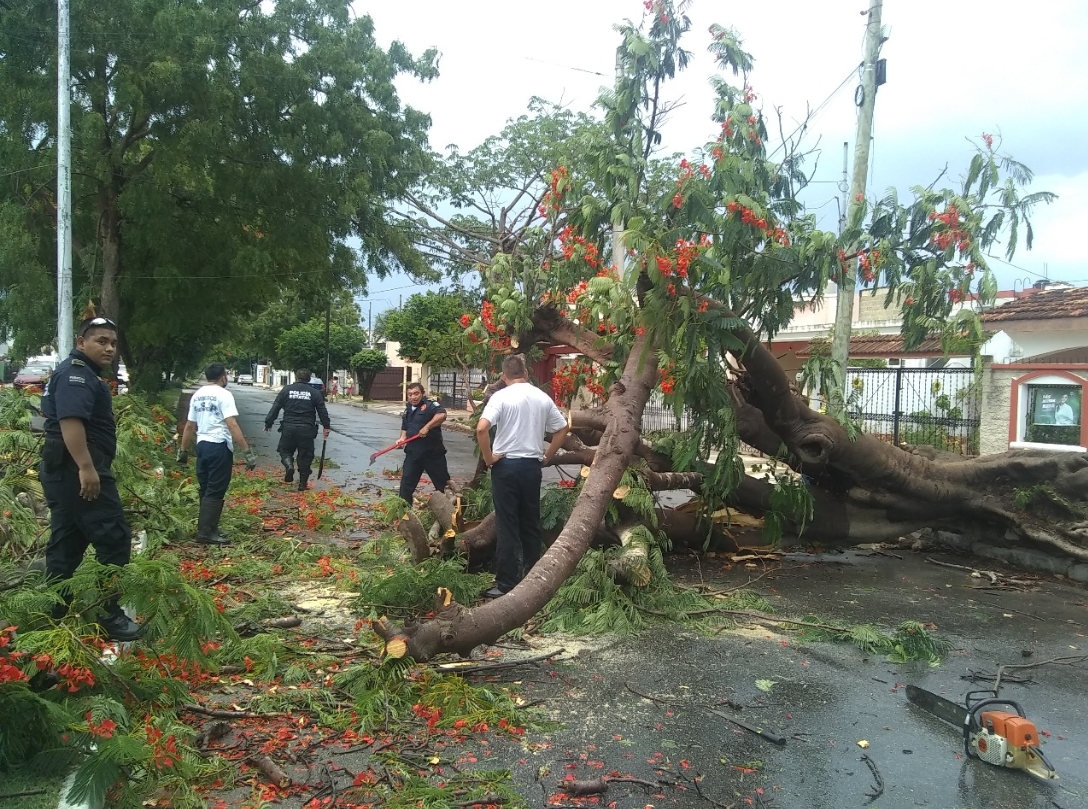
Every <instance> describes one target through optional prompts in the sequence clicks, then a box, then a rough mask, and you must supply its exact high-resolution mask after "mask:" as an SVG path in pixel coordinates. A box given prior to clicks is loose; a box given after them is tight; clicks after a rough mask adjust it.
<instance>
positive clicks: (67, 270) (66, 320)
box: [57, 0, 72, 358]
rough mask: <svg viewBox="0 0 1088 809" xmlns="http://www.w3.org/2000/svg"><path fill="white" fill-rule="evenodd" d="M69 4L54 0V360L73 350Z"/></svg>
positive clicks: (62, 0) (63, 0) (64, 1)
mask: <svg viewBox="0 0 1088 809" xmlns="http://www.w3.org/2000/svg"><path fill="white" fill-rule="evenodd" d="M71 73H72V62H71V37H70V36H69V30H68V0H57V356H58V357H60V358H64V357H66V356H68V352H69V351H71V350H72V119H71V116H72V88H71Z"/></svg>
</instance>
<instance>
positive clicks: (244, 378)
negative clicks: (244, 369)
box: [235, 374, 253, 385]
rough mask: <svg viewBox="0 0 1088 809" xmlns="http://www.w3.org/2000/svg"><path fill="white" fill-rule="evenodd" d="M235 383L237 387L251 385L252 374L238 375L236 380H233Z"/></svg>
mask: <svg viewBox="0 0 1088 809" xmlns="http://www.w3.org/2000/svg"><path fill="white" fill-rule="evenodd" d="M235 382H237V383H238V384H239V385H252V384H253V374H238V377H237V379H235Z"/></svg>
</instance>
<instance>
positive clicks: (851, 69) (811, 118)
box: [767, 64, 861, 160]
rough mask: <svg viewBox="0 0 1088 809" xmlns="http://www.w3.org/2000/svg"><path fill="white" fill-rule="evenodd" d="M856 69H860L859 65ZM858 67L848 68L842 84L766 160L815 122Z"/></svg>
mask: <svg viewBox="0 0 1088 809" xmlns="http://www.w3.org/2000/svg"><path fill="white" fill-rule="evenodd" d="M858 67H861V65H860V64H859V65H858ZM858 67H852V68H850V72H849V73H847V74H846V78H845V79H843V80H842V82H840V84H839V86H838V87H836V88H835V89H834V90H832V91H831V93H830V94H829V95H828V96H827V98H825V99H824V100H823V101H821V102H820V106H818V107H817V108H816V109H814V110H813V111H812V112H810V113H809V114H808V116H806V118H805V120H803V121H802V122H801V123H800V124H798V126H797V128H796V129H795V130H793V131H792V132H791V133H790V134H789V137H787V138H785V139H783V141H782V143H781V144H779V146H778V148H777V149H775V150H774V151H773V152H771V153H770V154H769V155H767V159H768V160H769V159H770V158H772V157H774V156H775V155H776V154H778V151H779V149H784V148H785V147H786V143H787V142H788V141H789V140H791V139H792V138H793V136H794V135H796V134H797V133H798V132H800V131H801V130H802V129H804V128H805V127H807V126H808V125H809V124H811V123H812V122H813V121H815V120H816V116H817V115H819V114H820V111H821V110H823V108H824V107H826V106H827V105H828V104H829V103H831V99H833V98H834V97H835V95H836V94H837V93H838V92H839V90H841V89H842V88H843V87H845V86H846V83H847V82H848V81H850V79H852V78H853V77H854V75H855V74H856V73H857V71H858Z"/></svg>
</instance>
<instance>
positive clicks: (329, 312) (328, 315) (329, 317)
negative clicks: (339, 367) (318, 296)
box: [325, 300, 332, 396]
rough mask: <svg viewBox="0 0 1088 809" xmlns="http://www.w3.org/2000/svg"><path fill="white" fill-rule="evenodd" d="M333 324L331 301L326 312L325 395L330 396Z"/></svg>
mask: <svg viewBox="0 0 1088 809" xmlns="http://www.w3.org/2000/svg"><path fill="white" fill-rule="evenodd" d="M331 323H332V301H331V300H330V301H329V306H328V308H327V309H326V310H325V395H326V396H328V395H329V365H331V362H330V359H331V358H330V357H329V325H330V324H331Z"/></svg>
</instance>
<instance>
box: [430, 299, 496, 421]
mask: <svg viewBox="0 0 1088 809" xmlns="http://www.w3.org/2000/svg"><path fill="white" fill-rule="evenodd" d="M472 320H473V316H472V315H468V314H464V315H461V318H460V319H459V320H458V321H456V322H454V323H450V324H449V325H448V326H446V329H445V331H432V332H431V333H430V334H429V335H428V338H427V341H426V342H425V343H424V344H423V346H422V348H421V350H420V352H419V361H420V362H422V363H424V364H426V365H428V366H430V367H431V368H456V369H457V370H458V371H460V372H461V388H462V393H463V394H464V397H465V401H466V402H468V401H470V400H471V398H472V388H473V385H472V370H473V369H474V368H485V367H486V366H487V364H488V363H489V362H490V360H491V358H492V356H493V354H492V351H493V348H492V347H491V346H489V345H488V343H487V342H486V341H484V340H483V339H481V338H480V337H478V336H477V335H475V334H469V333H467V332H466V331H465V328H466V327H467V326H468V324H469V323H471V322H472Z"/></svg>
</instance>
